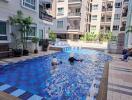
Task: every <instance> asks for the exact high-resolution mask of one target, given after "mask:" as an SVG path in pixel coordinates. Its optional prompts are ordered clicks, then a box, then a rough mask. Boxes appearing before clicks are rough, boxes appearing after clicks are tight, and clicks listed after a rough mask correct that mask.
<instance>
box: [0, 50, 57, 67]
mask: <svg viewBox="0 0 132 100" xmlns="http://www.w3.org/2000/svg"><path fill="white" fill-rule="evenodd" d="M55 52H56V51H52V50H49V51H47V52H39V53H38V54H30V55H29V56H22V57H13V58H5V59H0V65H3V64H8V63H16V62H19V61H24V60H26V59H32V58H35V57H39V56H44V55H48V54H52V53H55Z"/></svg>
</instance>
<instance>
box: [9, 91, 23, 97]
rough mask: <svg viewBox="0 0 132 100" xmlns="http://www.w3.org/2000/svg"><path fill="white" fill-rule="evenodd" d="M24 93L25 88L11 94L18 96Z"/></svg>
mask: <svg viewBox="0 0 132 100" xmlns="http://www.w3.org/2000/svg"><path fill="white" fill-rule="evenodd" d="M23 93H25V91H24V90H21V89H18V90H16V91H14V92H12V93H11V95H13V96H16V97H18V96H20V95H22V94H23Z"/></svg>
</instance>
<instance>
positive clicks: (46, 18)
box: [39, 11, 53, 22]
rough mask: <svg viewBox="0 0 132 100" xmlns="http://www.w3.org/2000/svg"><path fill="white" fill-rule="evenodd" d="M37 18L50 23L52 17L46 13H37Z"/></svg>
mask: <svg viewBox="0 0 132 100" xmlns="http://www.w3.org/2000/svg"><path fill="white" fill-rule="evenodd" d="M39 18H40V19H42V20H45V21H49V22H52V19H53V17H52V16H51V15H48V14H47V13H46V12H42V11H39Z"/></svg>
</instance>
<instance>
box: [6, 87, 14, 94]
mask: <svg viewBox="0 0 132 100" xmlns="http://www.w3.org/2000/svg"><path fill="white" fill-rule="evenodd" d="M15 90H17V88H16V87H10V88H8V89H6V90H4V92H6V93H11V92H13V91H15Z"/></svg>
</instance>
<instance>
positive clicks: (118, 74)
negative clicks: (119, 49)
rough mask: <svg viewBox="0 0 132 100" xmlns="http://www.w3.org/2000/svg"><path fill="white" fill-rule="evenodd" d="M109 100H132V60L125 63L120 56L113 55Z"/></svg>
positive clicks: (109, 80)
mask: <svg viewBox="0 0 132 100" xmlns="http://www.w3.org/2000/svg"><path fill="white" fill-rule="evenodd" d="M112 56H113V61H112V62H111V63H110V67H109V68H110V69H109V79H108V93H107V100H132V59H131V60H129V61H128V62H123V61H121V60H120V59H119V58H120V57H121V56H120V55H112Z"/></svg>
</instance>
